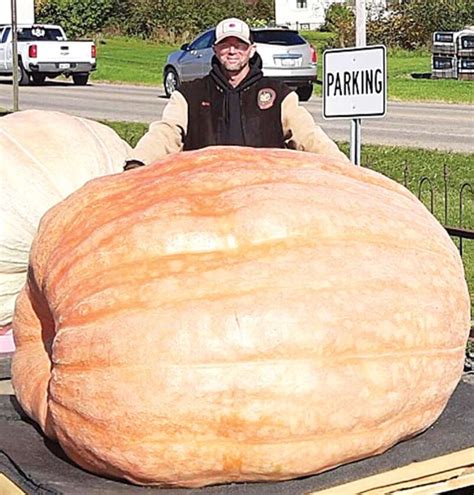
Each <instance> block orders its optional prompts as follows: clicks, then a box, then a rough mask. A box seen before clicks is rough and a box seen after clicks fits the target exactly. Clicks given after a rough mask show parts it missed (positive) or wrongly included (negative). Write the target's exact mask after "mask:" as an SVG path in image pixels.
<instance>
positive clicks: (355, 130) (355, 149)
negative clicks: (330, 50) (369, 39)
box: [351, 0, 367, 165]
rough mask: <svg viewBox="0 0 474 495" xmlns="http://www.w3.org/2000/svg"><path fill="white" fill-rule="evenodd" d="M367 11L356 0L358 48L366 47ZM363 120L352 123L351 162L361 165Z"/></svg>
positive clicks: (361, 3)
mask: <svg viewBox="0 0 474 495" xmlns="http://www.w3.org/2000/svg"><path fill="white" fill-rule="evenodd" d="M365 24H366V10H365V0H356V46H357V47H364V46H366V44H367V43H366V31H365ZM361 127H362V123H361V119H352V122H351V161H352V163H355V164H356V165H360V150H361V139H362V136H361V134H362V132H361V131H362V129H361Z"/></svg>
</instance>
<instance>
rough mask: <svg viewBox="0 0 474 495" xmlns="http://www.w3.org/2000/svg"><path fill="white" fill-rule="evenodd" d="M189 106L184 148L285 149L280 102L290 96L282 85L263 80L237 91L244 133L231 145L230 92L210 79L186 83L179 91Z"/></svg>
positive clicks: (287, 89) (205, 78) (267, 79)
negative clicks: (229, 131) (250, 147)
mask: <svg viewBox="0 0 474 495" xmlns="http://www.w3.org/2000/svg"><path fill="white" fill-rule="evenodd" d="M178 91H179V92H180V93H181V94H182V95H183V96H184V98H185V99H186V101H187V103H188V130H187V133H186V136H185V137H184V146H183V149H184V150H185V151H186V150H195V149H199V148H204V147H206V146H213V145H225V144H238V145H241V146H252V147H255V148H284V147H285V140H284V136H283V128H282V125H281V103H282V101H283V99H284V98H285V97H286V96H287V95H288V94H289V93H290V91H291V90H290V89H289V88H288V87H287V86H286V85H285V84H283V83H280V82H279V81H275V80H272V79H269V78H265V77H263V78H261V79H258V80H257V81H255V82H254V83H253V84H250V85H249V86H247V87H244V88H243V89H242V90H240V91H239V90H238V88H237V90H234V91H238V98H239V101H240V121H241V128H242V129H241V130H242V132H241V133H239V134H238V140H239V141H240V140H242V142H231V143H229V142H228V132H227V129H228V126H229V118H232V116H231V115H229V111H231V108H230V107H229V95H227V97H226V91H229V90H227V89H224V88H222V87H220V86H219V85H218V84H217V83H216V82H215V81H214V80H213V79H212V78H211V76H209V75H208V76H206V77H204V78H202V79H196V80H195V81H192V82H189V83H184V84H183V85H182V86H181V87H180V88H179V90H178Z"/></svg>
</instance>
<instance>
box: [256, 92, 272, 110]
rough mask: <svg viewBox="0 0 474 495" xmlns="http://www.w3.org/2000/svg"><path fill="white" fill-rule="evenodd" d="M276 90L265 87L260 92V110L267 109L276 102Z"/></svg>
mask: <svg viewBox="0 0 474 495" xmlns="http://www.w3.org/2000/svg"><path fill="white" fill-rule="evenodd" d="M275 99H276V92H275V90H274V89H272V88H263V89H261V90H260V91H259V92H258V95H257V104H258V108H260V110H267V109H268V108H271V107H272V106H273V104H274V103H275Z"/></svg>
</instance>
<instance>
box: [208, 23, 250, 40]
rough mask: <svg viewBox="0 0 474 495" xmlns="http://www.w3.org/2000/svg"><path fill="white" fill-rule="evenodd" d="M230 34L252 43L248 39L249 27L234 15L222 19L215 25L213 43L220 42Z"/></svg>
mask: <svg viewBox="0 0 474 495" xmlns="http://www.w3.org/2000/svg"><path fill="white" fill-rule="evenodd" d="M230 36H235V37H236V38H239V39H240V40H242V41H245V43H248V44H249V45H251V44H252V41H251V39H250V28H249V27H248V25H247V24H246V23H245V22H244V21H241V20H240V19H236V18H235V17H231V18H230V19H224V20H223V21H221V22H219V24H218V25H217V26H216V41H215V42H214V44H217V43H220V42H221V41H222V40H223V39H225V38H229V37H230Z"/></svg>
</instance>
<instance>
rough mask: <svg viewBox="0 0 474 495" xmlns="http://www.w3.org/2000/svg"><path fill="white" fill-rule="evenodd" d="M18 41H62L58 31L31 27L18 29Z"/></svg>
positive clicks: (61, 35)
mask: <svg viewBox="0 0 474 495" xmlns="http://www.w3.org/2000/svg"><path fill="white" fill-rule="evenodd" d="M18 41H64V36H63V34H62V33H61V31H60V30H59V29H56V28H45V27H43V26H32V27H27V28H20V29H18Z"/></svg>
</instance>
